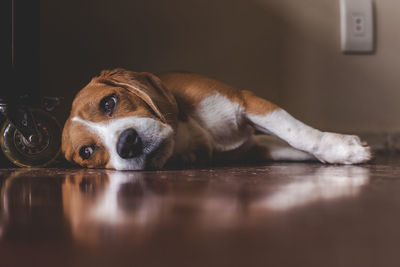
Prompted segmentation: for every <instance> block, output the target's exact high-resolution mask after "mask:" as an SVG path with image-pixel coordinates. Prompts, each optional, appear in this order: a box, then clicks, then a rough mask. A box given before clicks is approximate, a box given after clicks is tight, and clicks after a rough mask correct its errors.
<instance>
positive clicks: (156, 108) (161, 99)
mask: <svg viewBox="0 0 400 267" xmlns="http://www.w3.org/2000/svg"><path fill="white" fill-rule="evenodd" d="M96 79H97V82H102V83H106V84H109V85H112V86H120V87H123V88H125V89H127V90H128V91H130V92H131V93H133V94H135V95H137V96H138V97H139V98H141V99H142V100H143V101H144V102H145V103H146V104H147V105H148V106H149V107H150V108H151V109H152V111H153V112H154V113H155V114H156V115H157V116H158V117H159V118H160V119H161V120H162V121H164V122H167V123H169V124H172V125H175V124H176V120H177V114H178V105H177V103H176V100H175V97H174V96H173V95H172V93H171V92H170V91H169V90H168V88H166V87H165V86H164V84H163V83H162V81H161V80H160V79H159V78H158V77H157V76H155V75H154V74H151V73H147V72H133V71H128V70H125V69H114V70H106V71H102V72H101V74H100V76H99V77H97V78H96Z"/></svg>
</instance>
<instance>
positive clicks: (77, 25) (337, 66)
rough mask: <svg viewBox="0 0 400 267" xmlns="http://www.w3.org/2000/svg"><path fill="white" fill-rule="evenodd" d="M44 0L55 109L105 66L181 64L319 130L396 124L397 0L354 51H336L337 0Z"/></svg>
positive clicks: (379, 8) (399, 127) (399, 77)
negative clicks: (370, 41) (57, 98)
mask: <svg viewBox="0 0 400 267" xmlns="http://www.w3.org/2000/svg"><path fill="white" fill-rule="evenodd" d="M41 5H42V6H41V85H42V88H43V91H44V93H45V94H47V95H61V96H64V97H65V101H64V105H63V107H62V108H61V111H64V110H66V109H68V108H69V105H70V102H71V100H72V97H73V95H74V94H75V93H76V92H77V91H78V90H79V89H80V88H81V87H82V86H84V85H85V84H86V83H87V82H88V81H89V79H90V77H92V76H93V75H95V74H96V73H98V72H99V71H100V70H101V69H104V68H112V67H125V68H129V69H132V70H139V71H150V72H158V71H163V70H188V71H193V72H198V73H202V74H205V75H208V76H211V77H214V78H217V79H219V80H222V81H225V82H227V83H229V84H231V85H233V86H235V87H237V88H243V89H249V90H253V91H254V92H256V93H257V94H259V95H260V96H263V97H266V98H268V99H270V100H272V101H273V102H275V103H277V104H279V105H281V106H282V107H284V108H285V109H286V110H288V111H289V112H291V113H292V114H293V115H294V116H296V117H298V118H299V119H301V120H303V121H305V122H307V123H309V124H311V125H313V126H316V127H319V128H322V129H324V130H335V131H343V132H358V133H359V132H398V131H400V119H399V118H398V115H399V114H400V105H398V101H399V99H400V73H399V70H400V53H399V48H400V34H399V28H400V13H399V12H400V1H398V0H376V15H377V52H376V54H375V55H358V56H354V55H352V56H349V55H346V56H345V55H342V54H341V52H340V40H339V35H340V32H339V4H338V1H336V0H301V1H298V0H236V1H234V0H164V1H162V0H158V1H151V0H137V1H128V0H125V1H124V0H113V1H108V0H107V1H106V0H85V1H81V0H79V1H78V0H69V1H53V0H42V1H41ZM65 116H66V113H65V112H60V117H61V118H65Z"/></svg>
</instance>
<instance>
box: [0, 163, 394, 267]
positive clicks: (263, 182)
mask: <svg viewBox="0 0 400 267" xmlns="http://www.w3.org/2000/svg"><path fill="white" fill-rule="evenodd" d="M0 186H1V200H0V203H1V206H0V266H42V267H44V266H85V267H89V266H194V267H196V266H325V267H326V266H351V267H357V266H362V267H365V266H400V157H398V156H396V157H379V158H378V159H377V160H376V161H375V162H374V163H371V164H369V165H360V166H328V165H322V164H318V163H271V164H266V165H257V166H243V167H212V168H202V169H190V170H174V171H151V172H118V171H106V170H85V169H32V170H29V169H1V170H0Z"/></svg>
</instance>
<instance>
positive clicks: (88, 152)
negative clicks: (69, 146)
mask: <svg viewBox="0 0 400 267" xmlns="http://www.w3.org/2000/svg"><path fill="white" fill-rule="evenodd" d="M94 150H95V146H83V147H81V149H79V156H81V158H82V159H83V160H87V159H90V158H91V157H92V155H93V152H94Z"/></svg>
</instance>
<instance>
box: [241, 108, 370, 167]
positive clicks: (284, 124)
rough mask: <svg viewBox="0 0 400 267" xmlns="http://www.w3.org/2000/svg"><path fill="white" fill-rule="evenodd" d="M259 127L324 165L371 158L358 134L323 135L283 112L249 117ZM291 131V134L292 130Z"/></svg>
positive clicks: (359, 161) (276, 111)
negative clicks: (325, 163) (311, 155)
mask: <svg viewBox="0 0 400 267" xmlns="http://www.w3.org/2000/svg"><path fill="white" fill-rule="evenodd" d="M248 118H249V119H250V120H251V121H252V122H253V123H254V124H255V127H256V128H257V129H259V130H261V131H263V132H267V133H272V134H273V135H275V136H277V137H279V138H281V139H283V140H285V141H286V142H288V143H289V144H290V145H291V146H293V147H295V148H297V149H300V150H302V151H305V152H308V153H311V154H313V155H314V156H315V157H316V158H318V159H319V160H320V161H322V162H328V163H342V164H354V163H362V162H366V161H368V160H369V159H370V158H371V152H370V148H369V147H368V146H363V145H362V143H361V141H360V138H358V137H357V136H354V135H342V134H336V133H328V132H321V131H318V130H316V129H314V128H311V127H310V126H307V125H305V124H304V123H302V122H300V121H298V120H296V119H295V118H293V117H292V116H291V115H290V114H289V113H287V112H286V111H284V110H283V109H278V110H275V111H272V112H270V113H268V114H266V115H253V114H248ZM288 129H290V131H289V130H288Z"/></svg>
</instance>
